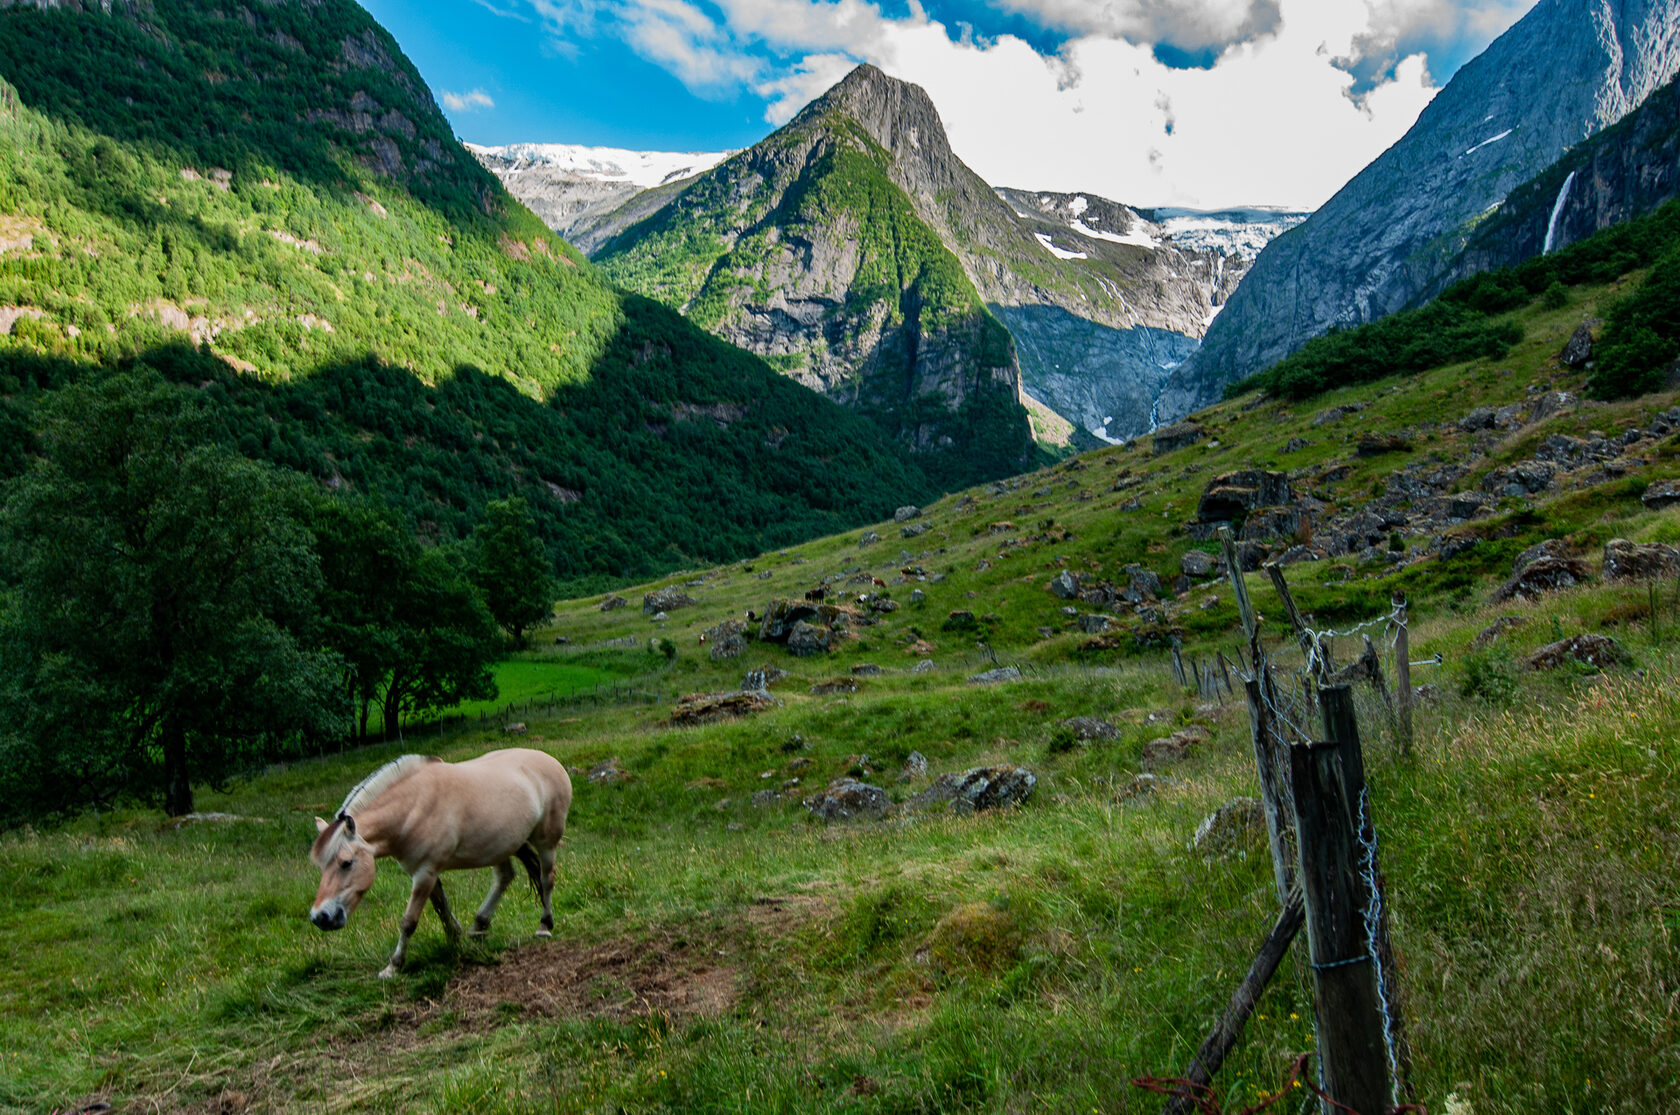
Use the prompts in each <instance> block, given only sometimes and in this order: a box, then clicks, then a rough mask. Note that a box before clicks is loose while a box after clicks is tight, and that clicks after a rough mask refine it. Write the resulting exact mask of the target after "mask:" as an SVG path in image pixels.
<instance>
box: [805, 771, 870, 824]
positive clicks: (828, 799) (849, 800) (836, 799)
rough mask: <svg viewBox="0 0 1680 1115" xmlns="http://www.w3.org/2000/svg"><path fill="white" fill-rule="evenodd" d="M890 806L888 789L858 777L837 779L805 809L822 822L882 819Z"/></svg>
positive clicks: (809, 801)
mask: <svg viewBox="0 0 1680 1115" xmlns="http://www.w3.org/2000/svg"><path fill="white" fill-rule="evenodd" d="M888 804H890V803H889V802H888V800H887V792H886V791H885V790H883V789H881V787H879V786H871V785H870V784H869V783H867V782H859V781H857V780H856V779H855V778H840V779H836V780H835V781H834V782H831V783H829V785H828V787H827V788H826V789H825V790H823V792H822V793H820V794H818V795H816V796H815V797H809V798H806V799H805V808H806V809H809V810H810V811H811V816H813V817H816V818H817V819H818V820H822V821H850V820H853V819H855V818H859V817H879V816H880V815H881V814H883V813H885V812H886V811H887V806H888Z"/></svg>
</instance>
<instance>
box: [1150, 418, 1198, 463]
mask: <svg viewBox="0 0 1680 1115" xmlns="http://www.w3.org/2000/svg"><path fill="white" fill-rule="evenodd" d="M1201 439H1202V428H1201V427H1200V426H1198V425H1196V424H1195V423H1194V422H1178V423H1175V424H1174V425H1171V426H1162V427H1161V428H1160V429H1158V430H1156V431H1155V436H1154V438H1153V439H1152V441H1153V447H1152V448H1151V450H1150V452H1151V454H1152V455H1153V456H1156V457H1159V456H1160V455H1161V454H1163V453H1171V452H1172V451H1173V450H1174V449H1183V448H1184V447H1185V446H1187V445H1194V444H1196V442H1198V441H1200V440H1201Z"/></svg>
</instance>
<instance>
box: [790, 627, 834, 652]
mask: <svg viewBox="0 0 1680 1115" xmlns="http://www.w3.org/2000/svg"><path fill="white" fill-rule="evenodd" d="M833 645H834V629H833V628H832V627H821V626H819V625H817V624H814V623H811V622H809V621H807V620H800V621H799V622H798V623H796V624H794V625H793V630H792V631H789V632H788V637H787V648H788V650H789V651H791V652H792V653H793V654H794V655H795V656H797V657H799V658H813V657H815V656H816V655H819V654H826V653H828V650H829V648H830V647H832V646H833Z"/></svg>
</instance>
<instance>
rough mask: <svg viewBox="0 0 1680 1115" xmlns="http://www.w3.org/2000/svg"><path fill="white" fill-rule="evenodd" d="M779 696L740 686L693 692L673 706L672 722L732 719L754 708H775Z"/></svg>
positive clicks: (758, 709) (708, 721)
mask: <svg viewBox="0 0 1680 1115" xmlns="http://www.w3.org/2000/svg"><path fill="white" fill-rule="evenodd" d="M775 705H776V699H775V698H774V697H772V696H770V694H768V693H766V692H764V691H763V690H754V691H748V690H745V689H743V690H740V691H739V692H735V693H690V694H689V695H688V696H686V697H683V698H682V699H681V700H679V701H678V702H677V706H676V708H674V709H672V710H671V723H672V724H677V725H684V726H686V725H692V724H710V723H712V722H714V721H717V720H732V719H734V718H736V717H740V716H750V715H752V714H753V713H755V712H763V711H764V710H765V709H768V708H774V707H775Z"/></svg>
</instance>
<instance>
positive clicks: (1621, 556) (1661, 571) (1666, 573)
mask: <svg viewBox="0 0 1680 1115" xmlns="http://www.w3.org/2000/svg"><path fill="white" fill-rule="evenodd" d="M1674 576H1680V549H1676V548H1675V547H1673V546H1665V545H1663V544H1662V543H1660V542H1649V543H1645V544H1643V545H1641V544H1639V543H1637V542H1629V541H1628V540H1627V539H1625V538H1612V539H1611V540H1610V541H1608V542H1606V543H1605V544H1604V579H1605V580H1606V581H1655V580H1661V579H1663V578H1667V577H1674Z"/></svg>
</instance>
